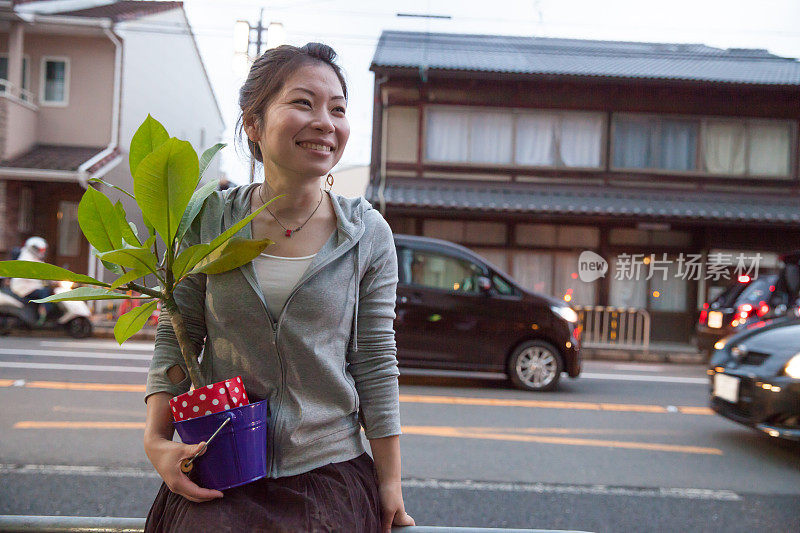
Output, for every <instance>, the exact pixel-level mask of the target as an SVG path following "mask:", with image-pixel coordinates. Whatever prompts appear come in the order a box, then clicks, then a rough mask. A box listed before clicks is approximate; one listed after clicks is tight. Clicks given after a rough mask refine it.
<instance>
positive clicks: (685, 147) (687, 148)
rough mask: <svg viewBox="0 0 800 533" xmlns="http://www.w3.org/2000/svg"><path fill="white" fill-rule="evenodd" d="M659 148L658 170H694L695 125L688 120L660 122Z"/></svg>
mask: <svg viewBox="0 0 800 533" xmlns="http://www.w3.org/2000/svg"><path fill="white" fill-rule="evenodd" d="M659 147H660V150H659V155H660V157H659V159H660V161H659V165H658V167H659V168H665V169H669V170H693V169H695V168H696V167H697V164H696V159H697V123H696V122H693V121H692V122H690V121H688V120H662V121H661V134H660V136H659Z"/></svg>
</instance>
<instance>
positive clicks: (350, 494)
mask: <svg viewBox="0 0 800 533" xmlns="http://www.w3.org/2000/svg"><path fill="white" fill-rule="evenodd" d="M224 494H225V496H224V497H222V498H218V499H216V500H212V501H209V502H204V503H195V502H191V501H189V500H187V499H186V498H184V497H183V496H179V495H177V494H175V493H173V492H172V491H170V490H169V489H168V488H167V486H166V484H164V483H161V488H160V489H159V491H158V495H157V496H156V499H155V501H154V502H153V506H152V508H151V509H150V513H149V514H148V515H147V523H146V525H145V532H156V531H158V532H166V531H188V532H192V533H196V532H200V531H215V532H222V531H230V532H236V533H243V532H250V531H264V532H273V531H275V532H287V533H289V532H291V533H295V532H303V533H307V532H314V533H316V532H327V531H346V532H348V533H349V532H353V533H358V532H364V533H376V532H377V533H380V531H381V528H380V525H381V509H380V499H379V495H378V477H377V474H376V471H375V464H374V463H373V461H372V458H371V457H370V456H369V455H368V454H367V453H366V452H364V453H363V454H362V455H360V456H359V457H356V458H355V459H351V460H349V461H344V462H341V463H331V464H327V465H325V466H321V467H319V468H316V469H314V470H311V471H310V472H306V473H304V474H298V475H296V476H289V477H283V478H277V479H274V478H263V479H259V480H258V481H254V482H252V483H248V484H247V485H242V486H241V487H236V488H233V489H229V490H226V491H224Z"/></svg>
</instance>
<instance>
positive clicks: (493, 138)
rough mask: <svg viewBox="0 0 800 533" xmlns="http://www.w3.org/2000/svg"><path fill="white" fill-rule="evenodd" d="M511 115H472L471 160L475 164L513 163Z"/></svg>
mask: <svg viewBox="0 0 800 533" xmlns="http://www.w3.org/2000/svg"><path fill="white" fill-rule="evenodd" d="M513 127H514V126H513V116H512V115H511V113H487V112H478V113H471V115H470V132H471V135H470V147H469V150H470V151H469V153H470V157H469V160H470V161H471V162H473V163H511V134H512V129H513Z"/></svg>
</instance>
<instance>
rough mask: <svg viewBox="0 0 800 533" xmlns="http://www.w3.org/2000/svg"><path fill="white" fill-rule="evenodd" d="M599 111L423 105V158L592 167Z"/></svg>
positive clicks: (599, 134)
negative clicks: (426, 106)
mask: <svg viewBox="0 0 800 533" xmlns="http://www.w3.org/2000/svg"><path fill="white" fill-rule="evenodd" d="M603 130H604V117H603V115H602V114H600V113H580V112H541V111H529V110H496V109H492V110H487V109H468V108H458V107H446V106H430V107H428V108H427V109H426V129H425V157H426V159H427V160H428V161H432V162H450V163H483V164H486V163H489V164H492V163H494V164H505V165H510V164H517V165H525V166H544V167H571V168H598V167H600V165H601V161H602V157H601V154H602V145H603Z"/></svg>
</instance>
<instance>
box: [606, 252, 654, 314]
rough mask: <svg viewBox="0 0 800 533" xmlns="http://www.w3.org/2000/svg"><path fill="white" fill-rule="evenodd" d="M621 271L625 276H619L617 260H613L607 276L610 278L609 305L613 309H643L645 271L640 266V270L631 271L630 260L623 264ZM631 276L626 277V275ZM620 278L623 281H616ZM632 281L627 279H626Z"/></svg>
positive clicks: (645, 301)
mask: <svg viewBox="0 0 800 533" xmlns="http://www.w3.org/2000/svg"><path fill="white" fill-rule="evenodd" d="M625 265H627V266H622V270H623V271H624V272H625V274H626V275H624V276H620V275H618V274H617V272H618V271H619V269H620V262H619V260H618V259H615V260H614V264H613V266H611V267H610V268H609V272H608V275H609V276H611V279H610V281H611V287H610V294H609V298H608V300H609V302H608V303H609V305H612V306H614V307H637V308H641V309H644V308H645V307H646V306H647V279H646V278H647V269H646V266H642V267H641V270H638V271H637V270H636V269H631V268H630V265H631V259H630V258H628V260H627V261H626V262H625ZM628 273H630V274H632V275H631V276H628V275H627V274H628ZM618 277H622V278H623V279H617V278H618ZM629 277H630V278H632V279H628V278H629Z"/></svg>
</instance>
